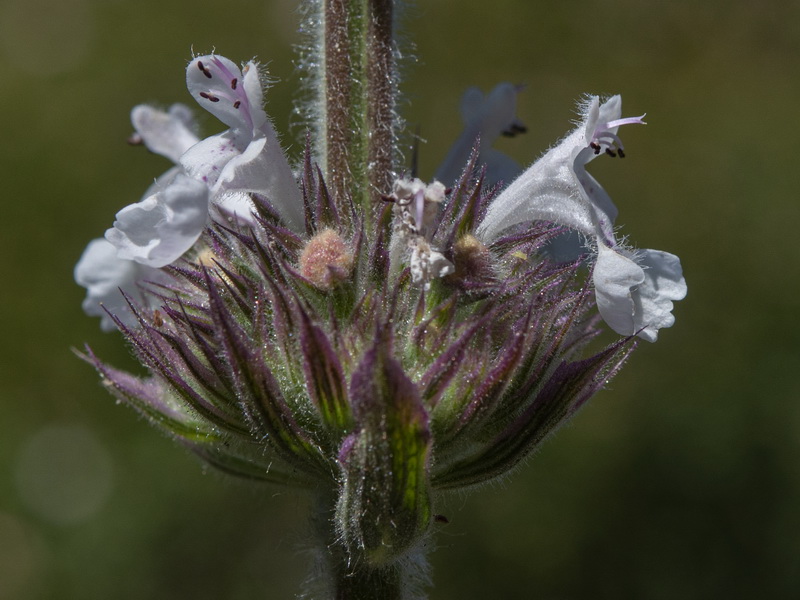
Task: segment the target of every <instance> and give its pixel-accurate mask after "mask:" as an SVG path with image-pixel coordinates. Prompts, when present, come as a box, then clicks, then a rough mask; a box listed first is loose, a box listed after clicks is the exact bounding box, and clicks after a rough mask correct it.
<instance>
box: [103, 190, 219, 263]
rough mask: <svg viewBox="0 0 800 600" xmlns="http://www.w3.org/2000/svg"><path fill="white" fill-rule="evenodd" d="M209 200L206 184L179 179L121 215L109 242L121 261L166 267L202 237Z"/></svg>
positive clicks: (107, 235) (128, 208)
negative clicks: (126, 260)
mask: <svg viewBox="0 0 800 600" xmlns="http://www.w3.org/2000/svg"><path fill="white" fill-rule="evenodd" d="M208 200H209V198H208V188H207V187H206V185H205V184H204V183H202V182H200V181H196V180H194V179H190V178H189V177H186V176H185V175H178V176H177V177H176V178H175V180H174V181H173V182H172V184H170V185H169V186H167V187H166V188H164V189H163V190H161V191H159V192H157V193H156V194H154V195H153V196H150V197H148V198H145V199H144V200H142V201H141V202H138V203H136V204H132V205H130V206H127V207H125V208H123V209H122V210H121V211H119V212H118V213H117V220H116V221H114V227H113V228H111V229H109V230H108V231H106V239H107V240H108V241H109V242H111V243H112V244H113V245H114V246H115V247H116V248H117V256H118V257H119V258H123V259H128V260H135V261H136V262H138V263H141V264H143V265H147V266H150V267H155V268H158V267H163V266H165V265H168V264H170V263H171V262H174V261H175V260H177V259H178V258H180V256H181V255H182V254H183V253H184V252H186V251H187V250H188V249H189V248H191V247H192V245H194V243H195V242H196V241H197V238H199V237H200V234H201V233H202V231H203V228H204V227H205V225H206V222H207V220H208V208H209V206H208Z"/></svg>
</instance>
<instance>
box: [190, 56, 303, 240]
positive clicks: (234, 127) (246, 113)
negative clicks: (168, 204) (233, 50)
mask: <svg viewBox="0 0 800 600" xmlns="http://www.w3.org/2000/svg"><path fill="white" fill-rule="evenodd" d="M186 85H187V87H188V88H189V92H190V93H191V94H192V96H193V97H194V98H195V100H197V102H198V103H199V104H200V106H202V107H203V108H205V109H206V110H207V111H209V112H210V113H211V114H213V115H214V116H215V117H217V118H218V119H219V120H220V121H222V122H223V123H225V124H226V125H228V126H229V127H230V129H228V130H227V131H224V132H223V133H220V134H218V135H214V136H211V137H209V138H207V139H205V140H203V141H202V142H200V143H198V144H196V145H194V146H192V147H191V148H190V149H189V150H188V151H187V152H186V153H185V154H183V156H182V157H181V159H180V164H181V165H182V166H183V168H184V169H185V170H186V172H187V173H188V174H189V175H190V176H192V177H193V178H195V179H199V180H202V181H204V182H205V183H206V184H207V185H208V186H209V188H210V189H211V194H212V198H213V200H214V202H217V203H220V204H222V205H223V206H226V208H230V206H231V205H230V204H227V205H226V203H234V204H236V205H238V206H239V207H241V206H246V204H242V200H243V198H246V195H247V194H250V193H255V194H259V195H260V196H263V197H264V198H266V199H267V200H268V201H269V202H270V204H272V206H273V207H274V208H275V210H276V211H277V212H278V214H279V215H280V216H281V218H282V220H283V222H284V224H285V225H286V226H287V227H289V228H290V229H292V230H293V231H296V232H298V233H299V232H304V231H305V227H304V222H305V221H304V216H303V201H302V198H301V195H300V189H299V187H298V185H297V182H296V181H295V178H294V175H293V173H292V169H291V167H290V166H289V162H288V161H287V159H286V156H285V155H284V153H283V150H282V149H281V146H280V144H279V142H278V138H277V136H276V134H275V130H274V129H273V127H272V124H271V123H270V121H269V119H268V118H267V114H266V113H265V112H264V109H263V102H264V100H263V92H262V83H261V78H260V76H259V73H258V65H257V64H256V63H254V62H252V61H251V62H249V63H247V64H246V65H245V67H244V69H243V70H242V69H239V67H237V66H236V65H235V64H234V63H233V62H232V61H230V60H228V59H227V58H223V57H221V56H216V55H213V54H211V55H206V56H199V57H196V58H195V59H193V60H192V61H191V62H190V63H189V66H188V67H187V69H186ZM231 197H233V198H231Z"/></svg>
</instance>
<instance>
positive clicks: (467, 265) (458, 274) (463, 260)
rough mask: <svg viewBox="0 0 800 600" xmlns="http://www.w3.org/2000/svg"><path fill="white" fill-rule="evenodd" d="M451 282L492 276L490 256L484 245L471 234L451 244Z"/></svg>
mask: <svg viewBox="0 0 800 600" xmlns="http://www.w3.org/2000/svg"><path fill="white" fill-rule="evenodd" d="M453 263H454V264H455V272H454V273H453V274H452V275H451V276H450V277H451V278H452V279H453V280H456V281H462V280H465V279H486V278H488V277H491V275H492V264H491V255H490V253H489V249H488V248H487V247H486V245H485V244H484V243H483V242H481V241H480V240H479V239H478V238H476V237H475V236H474V235H472V234H469V233H468V234H466V235H465V236H463V237H461V238H460V239H459V240H458V241H457V242H456V243H455V244H453Z"/></svg>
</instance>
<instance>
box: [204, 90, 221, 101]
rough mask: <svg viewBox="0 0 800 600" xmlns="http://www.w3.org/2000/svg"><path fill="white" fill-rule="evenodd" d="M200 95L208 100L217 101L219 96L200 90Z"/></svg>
mask: <svg viewBox="0 0 800 600" xmlns="http://www.w3.org/2000/svg"><path fill="white" fill-rule="evenodd" d="M200 97H201V98H205V99H206V100H209V101H210V102H219V98H217V97H216V96H215V95H214V94H209V93H208V92H200Z"/></svg>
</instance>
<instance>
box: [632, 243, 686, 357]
mask: <svg viewBox="0 0 800 600" xmlns="http://www.w3.org/2000/svg"><path fill="white" fill-rule="evenodd" d="M638 262H639V264H640V265H642V266H643V267H644V276H645V280H644V283H642V284H641V285H640V286H639V288H638V289H637V290H636V293H635V294H634V296H633V298H634V303H635V304H636V315H637V325H638V327H639V328H643V329H642V330H641V331H640V332H639V337H640V338H643V339H645V340H647V341H648V342H655V341H656V339H657V338H658V330H659V329H661V328H662V327H671V326H672V325H673V324H674V323H675V317H674V316H673V315H672V308H673V304H672V303H673V301H677V300H683V299H684V298H685V297H686V291H687V288H686V279H685V278H684V277H683V269H682V268H681V261H680V259H679V258H678V257H677V256H675V255H674V254H670V253H669V252H663V251H661V250H644V251H642V252H641V253H640V256H639V261H638Z"/></svg>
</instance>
